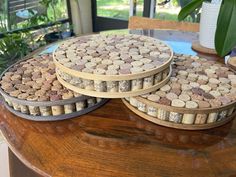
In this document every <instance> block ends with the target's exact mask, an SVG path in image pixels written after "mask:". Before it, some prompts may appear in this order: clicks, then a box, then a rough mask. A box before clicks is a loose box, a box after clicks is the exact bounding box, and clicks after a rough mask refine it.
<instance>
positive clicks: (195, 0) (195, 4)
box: [178, 0, 204, 21]
mask: <svg viewBox="0 0 236 177" xmlns="http://www.w3.org/2000/svg"><path fill="white" fill-rule="evenodd" d="M203 1H204V0H192V1H191V2H189V3H188V4H187V5H186V6H184V7H183V8H182V9H181V11H180V12H179V15H178V20H179V21H181V20H184V19H185V18H186V17H187V16H188V15H190V14H191V13H193V12H194V11H195V9H197V8H199V7H201V6H202V2H203Z"/></svg>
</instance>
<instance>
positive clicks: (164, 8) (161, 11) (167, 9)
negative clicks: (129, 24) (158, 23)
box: [155, 0, 199, 22]
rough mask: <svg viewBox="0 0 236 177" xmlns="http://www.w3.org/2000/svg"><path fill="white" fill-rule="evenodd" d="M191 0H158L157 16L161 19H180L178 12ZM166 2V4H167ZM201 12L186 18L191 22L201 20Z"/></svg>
mask: <svg viewBox="0 0 236 177" xmlns="http://www.w3.org/2000/svg"><path fill="white" fill-rule="evenodd" d="M190 1H191V0H170V1H169V0H157V3H156V14H155V18H157V19H161V20H174V21H177V20H178V13H179V11H180V10H181V7H184V6H185V5H186V4H187V3H189V2H190ZM165 2H166V4H165ZM197 14H199V13H196V14H193V15H191V16H189V17H187V18H186V21H189V22H199V15H197Z"/></svg>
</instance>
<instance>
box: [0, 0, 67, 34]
mask: <svg viewBox="0 0 236 177" xmlns="http://www.w3.org/2000/svg"><path fill="white" fill-rule="evenodd" d="M7 2H8V6H7ZM46 3H49V5H46ZM65 18H68V13H67V3H66V0H53V1H51V0H21V1H16V0H0V22H1V23H0V32H3V30H2V26H3V25H2V24H3V22H4V24H6V25H7V27H8V30H15V29H21V28H27V27H31V26H37V25H41V24H47V23H51V22H55V21H57V20H60V19H65Z"/></svg>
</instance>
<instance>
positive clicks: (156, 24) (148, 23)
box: [128, 16, 199, 32]
mask: <svg viewBox="0 0 236 177" xmlns="http://www.w3.org/2000/svg"><path fill="white" fill-rule="evenodd" d="M128 28H129V29H144V30H145V29H171V30H181V31H190V32H199V24H197V23H189V22H176V21H167V20H158V19H151V18H145V17H137V16H132V17H130V18H129V25H128Z"/></svg>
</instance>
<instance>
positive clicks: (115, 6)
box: [97, 0, 179, 21]
mask: <svg viewBox="0 0 236 177" xmlns="http://www.w3.org/2000/svg"><path fill="white" fill-rule="evenodd" d="M162 1H163V0H159V1H158V2H162ZM143 3H144V1H143V0H137V15H138V16H142V13H143ZM172 4H173V6H174V9H170V8H159V9H158V10H157V11H158V13H156V17H155V18H158V19H163V20H175V21H176V20H178V12H179V11H178V10H179V7H178V0H172ZM97 7H98V9H97V13H98V16H104V17H111V18H118V19H125V20H127V19H128V18H129V0H109V1H107V0H97Z"/></svg>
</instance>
